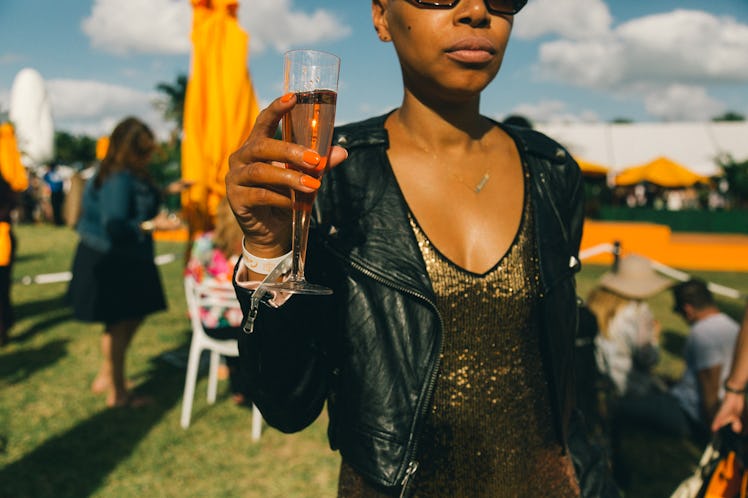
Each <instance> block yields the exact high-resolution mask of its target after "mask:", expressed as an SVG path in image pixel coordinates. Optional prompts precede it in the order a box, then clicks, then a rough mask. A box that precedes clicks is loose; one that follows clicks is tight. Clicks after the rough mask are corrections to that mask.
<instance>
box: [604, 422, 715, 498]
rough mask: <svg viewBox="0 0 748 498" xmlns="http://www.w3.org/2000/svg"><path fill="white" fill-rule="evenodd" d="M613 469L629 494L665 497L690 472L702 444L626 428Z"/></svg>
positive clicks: (695, 462)
mask: <svg viewBox="0 0 748 498" xmlns="http://www.w3.org/2000/svg"><path fill="white" fill-rule="evenodd" d="M622 432H623V434H621V435H620V436H619V437H620V438H621V440H620V442H619V445H618V450H617V456H616V457H615V458H614V464H613V467H614V468H613V473H614V476H615V478H616V482H617V483H618V485H619V487H620V488H621V490H622V491H623V492H624V494H625V496H626V497H636V498H662V497H664V496H670V495H671V494H672V492H673V491H675V488H677V487H678V485H679V484H680V483H681V482H682V481H683V480H684V479H685V478H687V477H688V476H690V475H691V474H692V473H693V471H694V469H695V467H696V464H697V463H698V461H699V457H700V456H701V452H702V451H703V447H699V445H698V444H697V443H695V442H693V441H691V440H687V439H683V438H677V437H673V436H666V435H663V434H660V433H657V432H654V431H650V430H646V429H642V428H639V429H633V428H631V427H627V428H625V429H624V430H623V431H622Z"/></svg>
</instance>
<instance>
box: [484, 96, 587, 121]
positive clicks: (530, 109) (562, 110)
mask: <svg viewBox="0 0 748 498" xmlns="http://www.w3.org/2000/svg"><path fill="white" fill-rule="evenodd" d="M510 114H519V115H520V116H525V117H526V118H528V119H529V120H530V121H531V122H533V123H594V122H597V121H599V120H600V118H599V116H598V115H597V114H596V113H595V112H594V111H583V112H582V113H580V114H574V113H572V112H571V111H569V109H568V107H567V104H566V102H563V101H560V100H543V101H540V102H535V103H532V104H520V105H518V106H516V107H515V108H514V109H512V112H511V113H510ZM499 119H503V117H501V118H499Z"/></svg>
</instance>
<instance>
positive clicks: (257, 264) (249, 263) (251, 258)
mask: <svg viewBox="0 0 748 498" xmlns="http://www.w3.org/2000/svg"><path fill="white" fill-rule="evenodd" d="M289 254H291V251H288V252H287V253H286V254H284V255H282V256H278V257H277V258H260V257H258V256H255V255H254V254H252V253H250V252H249V251H247V248H246V247H245V246H244V239H242V263H244V266H246V267H247V269H249V270H252V271H253V272H255V273H259V274H260V275H267V274H268V273H270V272H271V271H273V270H274V269H275V267H276V266H278V263H280V262H281V261H283V260H284V259H286V257H288V255H289Z"/></svg>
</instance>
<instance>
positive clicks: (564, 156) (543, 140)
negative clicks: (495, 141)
mask: <svg viewBox="0 0 748 498" xmlns="http://www.w3.org/2000/svg"><path fill="white" fill-rule="evenodd" d="M499 126H500V127H501V128H502V129H503V130H504V131H505V132H506V133H508V134H509V136H510V137H512V138H513V139H514V141H515V142H516V143H517V145H518V146H519V147H520V148H521V149H522V150H523V151H524V152H526V153H528V154H531V155H535V156H538V157H541V158H544V159H547V160H549V161H551V162H552V163H568V162H570V161H571V162H574V161H573V158H572V156H571V154H569V152H568V151H567V150H566V148H565V147H564V146H563V145H561V144H560V143H559V142H557V141H556V140H555V139H553V138H551V137H549V136H548V135H546V134H545V133H542V132H540V131H538V130H534V129H532V128H526V127H522V126H514V125H507V124H499ZM575 164H576V163H575Z"/></svg>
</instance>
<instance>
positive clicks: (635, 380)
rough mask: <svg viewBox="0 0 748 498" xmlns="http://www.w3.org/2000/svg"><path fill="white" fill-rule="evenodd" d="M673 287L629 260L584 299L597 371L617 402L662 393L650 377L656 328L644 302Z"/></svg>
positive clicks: (640, 261) (646, 265) (642, 261)
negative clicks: (593, 322) (593, 325)
mask: <svg viewBox="0 0 748 498" xmlns="http://www.w3.org/2000/svg"><path fill="white" fill-rule="evenodd" d="M671 283H672V282H671V281H670V280H669V279H667V278H665V277H662V276H660V275H658V274H657V273H656V272H655V271H654V269H653V268H652V265H651V264H650V261H649V260H648V259H646V258H644V257H641V256H638V255H635V254H632V255H629V256H627V257H624V258H622V259H621V260H620V261H619V263H618V264H617V265H616V266H615V267H614V269H613V270H611V271H609V272H607V273H606V274H604V275H603V276H602V277H601V278H600V281H599V282H598V285H597V286H596V287H595V288H594V289H593V290H592V291H591V292H590V294H589V296H588V299H587V307H588V308H589V309H590V311H592V313H593V314H594V315H595V317H596V318H597V322H598V327H599V330H600V333H599V334H598V335H597V337H596V338H595V348H596V357H597V363H598V368H599V369H600V371H601V372H603V373H604V374H605V375H606V376H607V377H608V378H609V379H610V381H611V383H612V385H613V389H614V391H615V394H616V395H617V396H625V395H642V394H645V393H647V392H649V391H651V390H652V389H657V388H658V387H661V381H659V379H657V378H656V377H655V376H654V375H652V368H653V367H654V366H655V364H656V363H657V361H658V360H659V344H658V343H659V335H660V324H659V322H658V321H657V320H655V318H654V316H653V314H652V310H651V309H650V307H649V305H648V304H647V302H646V299H648V298H650V297H652V296H654V295H656V294H658V293H660V292H662V291H663V290H665V289H666V288H668V287H669V286H670V285H671Z"/></svg>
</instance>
